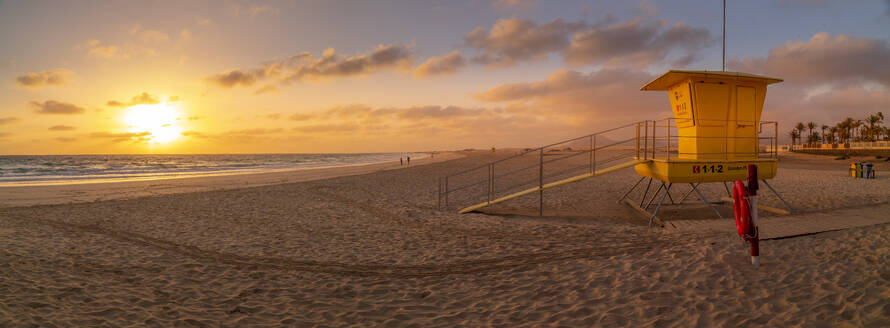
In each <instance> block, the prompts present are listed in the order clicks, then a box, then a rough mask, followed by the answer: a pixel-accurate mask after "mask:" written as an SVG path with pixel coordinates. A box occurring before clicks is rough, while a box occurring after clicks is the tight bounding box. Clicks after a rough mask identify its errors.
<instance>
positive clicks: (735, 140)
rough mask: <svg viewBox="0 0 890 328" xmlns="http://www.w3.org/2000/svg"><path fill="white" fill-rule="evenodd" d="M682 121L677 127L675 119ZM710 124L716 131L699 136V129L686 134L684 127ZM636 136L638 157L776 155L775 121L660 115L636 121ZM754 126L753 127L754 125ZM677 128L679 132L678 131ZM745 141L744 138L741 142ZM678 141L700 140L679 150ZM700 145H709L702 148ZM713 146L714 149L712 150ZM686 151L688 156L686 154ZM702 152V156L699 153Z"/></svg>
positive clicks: (708, 125)
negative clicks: (638, 140) (692, 146)
mask: <svg viewBox="0 0 890 328" xmlns="http://www.w3.org/2000/svg"><path fill="white" fill-rule="evenodd" d="M678 122H679V123H681V124H682V125H684V126H683V127H678V124H677V123H678ZM693 123H694V124H697V125H701V127H705V128H712V129H715V130H716V131H719V133H717V134H722V135H709V136H702V135H698V134H702V133H701V132H699V133H698V134H696V135H690V134H689V132H685V131H684V128H686V127H693V126H694V125H692V124H693ZM637 124H639V127H638V128H637V129H638V131H639V132H637V136H638V137H639V139H640V142H639V143H640V145H639V146H637V149H639V151H638V153H637V157H638V158H642V159H654V158H658V159H670V158H677V157H680V158H683V157H692V155H695V156H697V157H698V158H702V159H713V160H719V159H723V160H729V159H750V158H777V157H778V138H777V136H778V133H779V129H778V123H777V122H775V121H752V120H719V119H695V120H694V121H693V120H692V119H677V118H673V117H671V118H663V119H660V120H655V121H642V122H638V123H637ZM755 127H756V128H755ZM681 132H682V133H683V134H681ZM745 141H748V142H745ZM680 142H692V143H700V144H698V145H696V147H695V149H696V151H694V152H680V151H679V149H680V147H679V144H680ZM702 148H710V150H709V151H702V150H701V149H702ZM714 149H716V150H717V151H713V150H714ZM686 155H688V156H686ZM703 155H704V156H703Z"/></svg>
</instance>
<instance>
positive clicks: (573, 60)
mask: <svg viewBox="0 0 890 328" xmlns="http://www.w3.org/2000/svg"><path fill="white" fill-rule="evenodd" d="M712 42H713V38H712V37H711V35H710V32H708V30H707V29H704V28H694V27H691V26H689V25H687V24H685V23H682V22H680V23H675V24H668V23H667V22H666V21H658V22H649V21H646V20H645V19H643V18H637V19H634V20H630V21H626V22H618V23H609V22H604V23H596V24H588V23H587V22H584V21H581V22H565V21H563V20H562V19H556V20H554V21H552V22H550V23H547V24H543V25H538V24H536V23H534V22H532V21H531V20H527V19H519V18H510V19H501V20H498V21H497V22H496V23H495V24H494V26H492V28H491V29H490V30H488V29H485V28H483V27H478V28H476V29H475V30H473V31H472V32H470V33H468V34H467V35H465V36H464V44H465V45H466V46H468V47H471V48H475V49H478V50H481V51H482V54H480V55H478V56H476V57H474V58H473V61H474V62H476V63H481V64H484V65H487V66H488V67H489V68H500V67H511V66H515V65H516V64H517V62H519V61H527V60H542V59H545V58H547V56H548V55H549V54H551V53H558V54H560V55H562V57H563V59H564V60H565V61H566V62H567V63H569V64H570V65H574V66H581V65H607V66H625V67H635V68H642V67H646V66H649V65H652V64H656V63H659V62H662V61H664V60H665V59H666V58H667V57H668V54H670V53H672V52H676V53H678V54H679V56H680V57H679V58H677V59H675V60H672V61H671V64H672V65H674V66H685V65H688V64H689V63H691V62H692V61H693V60H694V59H695V55H696V54H697V53H698V52H699V50H700V49H702V48H704V47H705V46H707V45H709V44H711V43H712Z"/></svg>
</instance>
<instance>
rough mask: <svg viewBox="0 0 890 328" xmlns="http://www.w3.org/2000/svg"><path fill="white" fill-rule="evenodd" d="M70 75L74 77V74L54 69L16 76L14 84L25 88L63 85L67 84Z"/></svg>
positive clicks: (65, 70)
mask: <svg viewBox="0 0 890 328" xmlns="http://www.w3.org/2000/svg"><path fill="white" fill-rule="evenodd" d="M72 75H74V72H72V71H69V70H67V69H64V68H56V69H53V70H49V71H43V72H38V73H28V74H25V75H21V76H17V77H16V78H15V82H16V84H18V85H19V86H21V87H26V88H40V87H44V86H56V85H65V84H68V80H69V77H70V76H72Z"/></svg>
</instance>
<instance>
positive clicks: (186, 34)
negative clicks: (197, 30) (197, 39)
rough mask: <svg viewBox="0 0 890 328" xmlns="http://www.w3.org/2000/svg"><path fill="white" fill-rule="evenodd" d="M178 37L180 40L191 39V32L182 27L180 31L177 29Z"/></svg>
mask: <svg viewBox="0 0 890 328" xmlns="http://www.w3.org/2000/svg"><path fill="white" fill-rule="evenodd" d="M179 37H180V38H182V40H184V41H188V40H191V39H192V32H191V31H189V29H187V28H184V29H182V30H181V31H179Z"/></svg>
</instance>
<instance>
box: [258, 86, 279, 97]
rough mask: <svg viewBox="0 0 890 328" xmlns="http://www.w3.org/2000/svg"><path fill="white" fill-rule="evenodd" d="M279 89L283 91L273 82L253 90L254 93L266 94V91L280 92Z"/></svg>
mask: <svg viewBox="0 0 890 328" xmlns="http://www.w3.org/2000/svg"><path fill="white" fill-rule="evenodd" d="M278 91H281V90H279V89H278V87H276V86H275V85H273V84H267V85H265V86H263V87H262V88H259V89H256V90H254V91H253V94H255V95H261V94H264V93H270V92H278Z"/></svg>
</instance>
